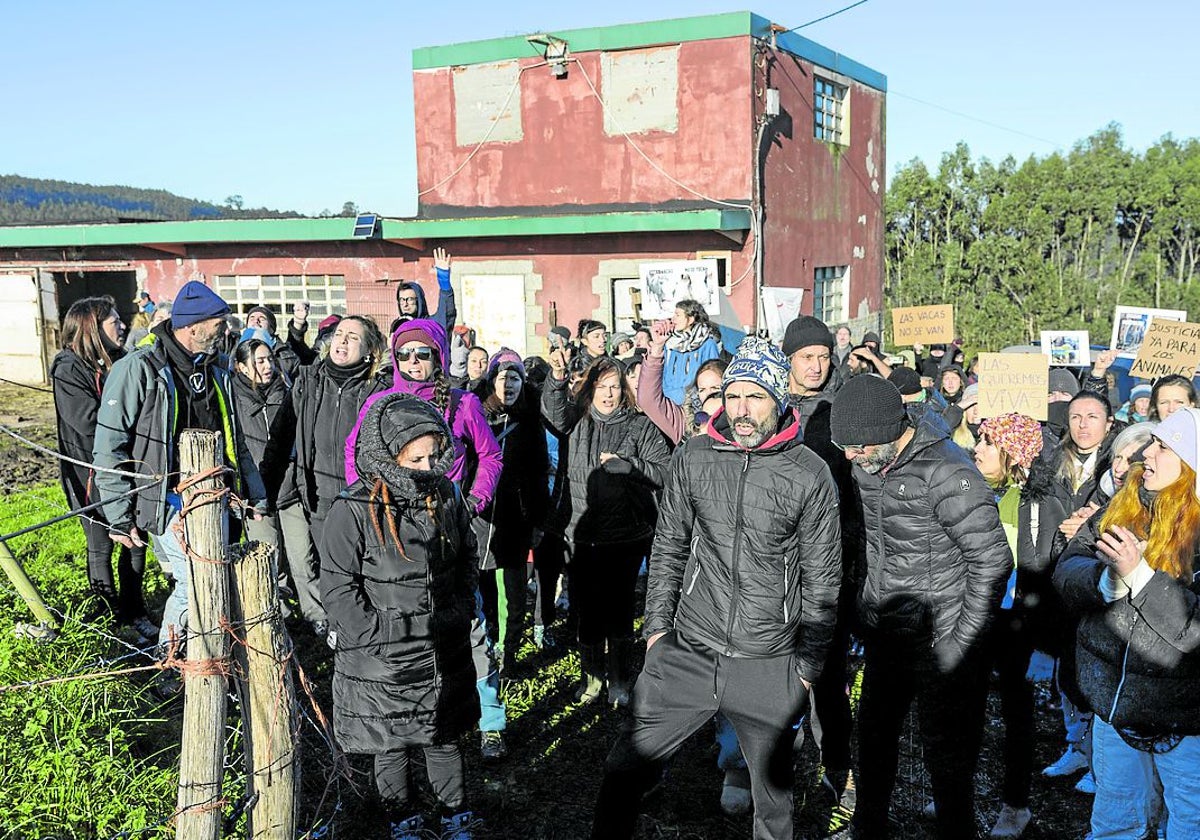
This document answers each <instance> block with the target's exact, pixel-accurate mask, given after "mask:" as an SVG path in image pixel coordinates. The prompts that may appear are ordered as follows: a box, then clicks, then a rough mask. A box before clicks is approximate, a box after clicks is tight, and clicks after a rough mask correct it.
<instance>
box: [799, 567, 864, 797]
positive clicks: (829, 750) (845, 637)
mask: <svg viewBox="0 0 1200 840" xmlns="http://www.w3.org/2000/svg"><path fill="white" fill-rule="evenodd" d="M854 599H855V596H854V593H853V592H852V591H851V592H847V591H846V590H845V589H843V591H842V594H841V596H840V599H839V601H838V618H837V624H836V625H835V626H834V630H833V643H832V644H831V645H830V646H829V653H828V654H827V655H826V657H825V665H824V666H823V667H822V668H821V678H820V679H819V680H817V681H816V683H814V684H813V690H812V695H813V696H812V715H811V716H810V718H809V720H810V721H811V723H812V729H813V737H814V738H815V739H816V741H817V744H819V745H820V747H821V763H822V764H824V765H825V770H826V772H827V773H831V774H833V775H836V774H838V773H842V772H844V771H847V770H849V769H850V762H851V755H850V738H851V735H852V734H853V730H854V716H853V714H852V713H851V711H850V695H849V694H847V693H846V680H847V675H846V657H847V655H848V653H849V649H850V627H851V624H852V621H853V615H854V608H855V605H854Z"/></svg>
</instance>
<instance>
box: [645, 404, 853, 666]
mask: <svg viewBox="0 0 1200 840" xmlns="http://www.w3.org/2000/svg"><path fill="white" fill-rule="evenodd" d="M841 579H842V558H841V529H840V527H839V525H838V499H837V491H836V489H835V487H834V484H833V479H832V478H831V477H830V475H829V468H828V467H826V466H825V464H824V463H823V462H822V461H821V459H820V458H819V457H817V455H815V454H814V453H813V452H812V450H810V449H809V448H808V447H806V446H803V445H802V444H801V442H800V429H799V424H798V422H797V418H796V416H795V414H794V413H789V414H788V416H787V417H786V418H785V420H784V423H783V426H782V429H781V430H780V431H779V432H777V433H776V434H775V436H774V437H772V438H771V439H769V440H768V441H766V442H765V443H763V444H762V445H761V446H760V447H758V448H757V449H753V450H745V449H742V448H740V447H738V446H737V445H735V444H734V443H733V442H732V441H731V440H730V438H729V421H728V418H727V417H725V416H724V412H723V411H721V412H718V413H717V414H716V415H715V417H714V419H713V422H712V423H711V424H710V425H709V433H708V434H707V435H703V436H698V437H693V438H689V439H688V440H687V441H685V442H684V443H683V444H682V445H681V446H680V447H679V450H678V451H677V453H676V455H675V458H674V459H673V460H672V462H671V471H670V477H669V478H668V481H667V489H666V491H665V492H664V493H663V503H662V517H661V519H660V522H659V526H658V532H657V534H656V535H655V538H654V550H653V553H652V554H651V557H650V583H649V585H648V588H647V591H646V625H645V629H644V631H643V633H644V635H646V636H647V637H649V636H652V635H654V634H655V633H659V632H662V631H665V630H670V629H672V628H675V629H677V630H678V631H679V633H680V634H681V635H683V636H685V637H687V638H688V639H691V640H693V641H695V642H699V643H701V644H704V645H705V646H707V647H709V648H712V649H713V650H717V651H720V652H721V653H723V654H725V655H727V656H748V657H765V656H781V655H786V654H795V655H796V657H797V667H798V668H799V670H800V675H801V676H802V677H804V679H806V680H808V681H809V682H815V681H816V679H817V677H818V676H820V673H821V667H822V664H823V663H824V662H825V656H826V653H827V652H828V649H829V645H830V643H831V642H832V640H833V630H834V620H835V617H836V614H837V598H838V589H839V587H840V585H841Z"/></svg>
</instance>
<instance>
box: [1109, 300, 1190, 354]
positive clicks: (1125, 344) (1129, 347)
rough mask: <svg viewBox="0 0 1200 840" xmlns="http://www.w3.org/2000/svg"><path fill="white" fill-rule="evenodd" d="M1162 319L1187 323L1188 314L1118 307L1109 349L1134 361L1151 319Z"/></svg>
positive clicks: (1177, 310)
mask: <svg viewBox="0 0 1200 840" xmlns="http://www.w3.org/2000/svg"><path fill="white" fill-rule="evenodd" d="M1151 318H1160V319H1162V320H1164V321H1167V320H1169V321H1186V320H1187V313H1186V312H1184V311H1183V310H1182V309H1149V308H1147V307H1144V306H1118V307H1117V308H1116V309H1115V310H1114V311H1113V331H1112V341H1111V342H1109V345H1108V346H1109V347H1111V348H1112V349H1113V350H1116V351H1117V355H1118V356H1120V357H1121V358H1122V359H1132V358H1135V357H1136V356H1137V353H1138V348H1139V347H1141V346H1142V339H1143V338H1145V336H1146V330H1148V329H1149V328H1150V319H1151Z"/></svg>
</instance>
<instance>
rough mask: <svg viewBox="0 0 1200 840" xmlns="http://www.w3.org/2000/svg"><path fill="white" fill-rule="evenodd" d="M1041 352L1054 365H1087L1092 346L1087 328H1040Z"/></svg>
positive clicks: (1090, 361)
mask: <svg viewBox="0 0 1200 840" xmlns="http://www.w3.org/2000/svg"><path fill="white" fill-rule="evenodd" d="M1042 352H1043V353H1045V354H1046V355H1047V356H1049V357H1050V364H1051V365H1053V366H1055V367H1089V366H1090V365H1091V364H1092V347H1091V341H1090V337H1089V336H1088V331H1087V330H1042Z"/></svg>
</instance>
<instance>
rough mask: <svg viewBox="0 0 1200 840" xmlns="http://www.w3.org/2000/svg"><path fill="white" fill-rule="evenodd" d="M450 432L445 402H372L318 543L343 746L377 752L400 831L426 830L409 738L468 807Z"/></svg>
mask: <svg viewBox="0 0 1200 840" xmlns="http://www.w3.org/2000/svg"><path fill="white" fill-rule="evenodd" d="M450 440H451V435H450V429H449V427H448V426H447V425H446V422H445V420H444V419H443V418H442V416H441V413H440V412H439V411H438V410H437V409H436V408H434V407H433V406H432V405H431V404H430V403H427V402H425V401H424V400H422V399H420V398H419V397H416V396H413V395H411V394H389V395H387V396H384V397H383V398H382V399H380V400H378V401H377V402H375V404H374V405H372V406H371V408H370V410H369V411H368V412H367V414H366V415H365V417H364V419H363V423H362V426H361V428H360V430H359V437H358V442H357V445H356V447H355V462H356V467H357V470H358V473H359V476H360V479H359V480H358V481H356V482H355V483H354V484H352V485H351V486H350V487H348V488H346V490H344V491H343V492H342V493H341V495H340V496H339V497H338V498H337V499H336V500H335V501H334V503H333V505H332V507H331V508H330V511H329V517H328V521H327V527H326V528H325V531H324V537H323V539H322V542H321V546H320V554H321V595H322V601H323V603H324V604H325V608H326V610H327V611H328V613H329V619H330V622H331V629H332V630H333V631H336V632H337V634H338V644H337V648H336V653H335V655H334V677H333V714H334V719H333V720H334V732H335V734H336V735H337V738H338V742H339V743H340V744H341V746H342V748H343V749H345V750H346V751H347V752H354V753H368V754H372V755H374V756H375V778H376V784H377V785H378V787H379V793H380V795H381V796H382V797H383V799H384V800H385V802H386V803H387V804H388V806H389V808H390V809H391V810H392V811H393V813H392V817H393V820H392V821H393V834H395V833H397V831H396V827H397V826H403V828H404V830H407V831H410V832H415V831H416V830H417V829H419V828H420V825H419V823H420V817H419V815H415V814H414V813H413V811H414V808H413V806H412V804H410V803H411V802H412V798H411V797H410V794H409V784H408V775H409V774H408V754H407V751H408V748H409V747H418V746H419V747H423V748H424V749H425V760H426V765H427V767H428V773H429V781H430V784H431V786H432V787H433V790H434V793H435V794H436V796H437V798H438V800H439V802H440V803H441V806H442V807H443V808H444V809H446V812H447V813H450V812H455V811H461V810H462V808H463V805H464V802H465V792H464V778H463V766H462V754H461V753H460V751H459V748H458V744H457V740H458V738H459V736H461V735H462V734H463V733H465V732H467V731H469V730H470V729H472V728H473V727H474V726H475V723H476V721H477V720H478V719H479V697H478V695H477V693H476V691H475V666H474V664H473V661H472V658H471V624H472V621H473V619H474V616H475V586H476V579H477V575H478V564H479V559H478V551H477V548H476V543H475V535H474V533H473V531H472V530H471V525H470V514H469V513H468V511H467V506H466V504H465V503H464V501H463V499H462V494H461V493H460V492H459V491H458V489H457V488H456V486H455V485H454V483H453V482H451V481H450V479H448V478H446V471H447V470H448V469H449V468H450V465H451V464H452V463H453V461H454V450H453V448H452V447H451V446H450V445H449V443H450ZM467 819H469V816H464V814H457V815H456V816H455V817H451V818H450V819H449V820H448V821H447V820H443V826H444V827H445V825H446V823H447V822H455V821H457V822H460V823H461V822H463V821H464V820H467ZM414 821H415V822H414Z"/></svg>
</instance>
